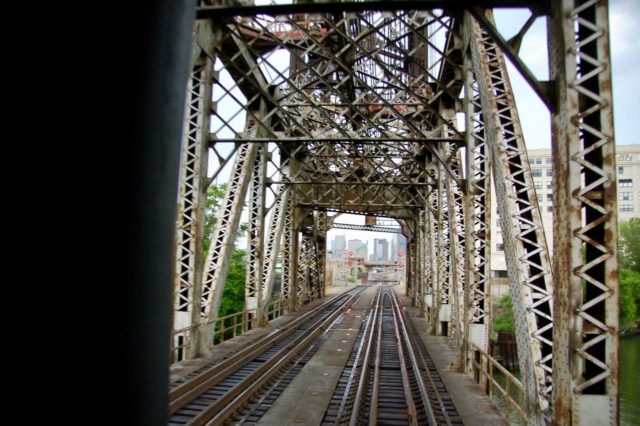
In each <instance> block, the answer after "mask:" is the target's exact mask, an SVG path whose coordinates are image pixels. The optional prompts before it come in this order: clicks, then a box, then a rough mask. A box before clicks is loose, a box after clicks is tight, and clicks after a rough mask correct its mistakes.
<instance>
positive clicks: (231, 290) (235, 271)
mask: <svg viewBox="0 0 640 426" xmlns="http://www.w3.org/2000/svg"><path fill="white" fill-rule="evenodd" d="M245 255H246V252H245V251H244V250H240V249H235V250H234V251H233V254H232V256H231V263H230V265H229V272H228V273H227V280H226V281H225V284H224V292H223V293H222V301H221V302H220V312H219V314H218V315H219V316H224V315H228V314H232V313H235V312H240V311H242V310H243V309H244V283H245V277H246V274H247V268H246V265H247V263H246V260H245Z"/></svg>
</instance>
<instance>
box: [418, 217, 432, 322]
mask: <svg viewBox="0 0 640 426" xmlns="http://www.w3.org/2000/svg"><path fill="white" fill-rule="evenodd" d="M416 234H417V236H418V256H417V262H418V279H419V280H420V284H419V287H420V291H419V294H418V298H417V308H418V314H419V315H420V316H424V315H425V311H426V309H427V307H426V303H427V293H428V291H429V289H428V288H429V279H428V269H427V268H428V267H427V211H426V209H420V213H419V215H418V226H417V232H416Z"/></svg>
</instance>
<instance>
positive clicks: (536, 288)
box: [467, 11, 553, 424]
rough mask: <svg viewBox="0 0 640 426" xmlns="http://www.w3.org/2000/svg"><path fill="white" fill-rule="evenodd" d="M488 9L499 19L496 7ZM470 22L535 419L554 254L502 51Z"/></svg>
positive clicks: (544, 384) (546, 392)
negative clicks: (545, 230)
mask: <svg viewBox="0 0 640 426" xmlns="http://www.w3.org/2000/svg"><path fill="white" fill-rule="evenodd" d="M486 14H487V17H488V18H489V19H492V16H491V13H490V11H487V12H486ZM467 19H469V16H467ZM470 25H472V27H468V28H469V29H471V28H473V30H472V32H471V52H472V58H473V63H474V69H475V71H476V76H477V77H478V87H479V89H480V94H481V102H482V111H483V116H484V117H485V122H484V124H485V129H486V132H485V134H486V137H487V140H488V142H489V148H490V151H491V155H492V157H493V167H492V171H493V177H494V182H495V185H496V196H497V199H498V212H499V214H500V223H501V229H502V235H503V240H504V246H505V257H506V262H507V273H508V277H509V288H510V291H511V295H512V300H513V309H514V313H515V316H516V340H517V344H518V358H519V361H520V372H521V374H522V381H523V385H524V387H525V392H524V394H525V402H524V409H525V412H526V413H527V416H528V419H529V422H530V423H531V424H542V423H544V416H545V415H546V414H545V413H548V411H549V408H550V407H549V398H550V396H551V361H552V352H553V347H552V343H553V342H552V340H551V339H552V332H553V329H552V327H553V320H552V305H551V303H552V296H551V295H552V290H551V286H552V282H551V267H550V262H549V254H548V251H547V247H546V240H545V236H544V229H543V227H542V219H541V216H540V210H539V207H538V201H537V199H536V194H535V188H534V186H533V178H532V176H531V169H530V167H529V161H528V158H527V151H526V146H525V143H524V138H523V136H522V130H521V128H520V121H519V117H518V112H517V109H516V105H515V99H514V98H513V92H512V90H511V85H510V82H509V76H508V74H507V70H506V63H505V61H504V57H503V54H502V52H501V51H500V50H499V48H498V47H497V45H496V43H495V42H494V41H493V39H491V37H489V36H488V35H487V34H486V32H484V31H483V30H481V28H480V26H479V25H478V24H477V23H476V22H475V21H473V22H472V23H471V24H470Z"/></svg>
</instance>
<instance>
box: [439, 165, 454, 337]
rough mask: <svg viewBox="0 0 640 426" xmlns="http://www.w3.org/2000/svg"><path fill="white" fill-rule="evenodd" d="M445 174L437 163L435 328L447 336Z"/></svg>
mask: <svg viewBox="0 0 640 426" xmlns="http://www.w3.org/2000/svg"><path fill="white" fill-rule="evenodd" d="M446 180H447V174H446V172H445V171H444V167H443V166H442V165H438V210H437V215H438V219H437V220H438V233H437V235H438V245H437V250H438V251H437V253H438V312H437V324H436V330H437V335H438V336H449V332H450V327H449V325H450V323H451V265H452V262H451V252H450V250H449V249H450V247H449V241H450V231H451V230H450V228H449V212H448V209H447V204H448V202H449V200H448V194H447V193H446V187H445V181H446Z"/></svg>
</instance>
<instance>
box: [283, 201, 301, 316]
mask: <svg viewBox="0 0 640 426" xmlns="http://www.w3.org/2000/svg"><path fill="white" fill-rule="evenodd" d="M296 211H297V209H296V207H295V191H293V189H292V190H291V191H290V195H289V199H288V202H287V208H286V212H285V215H284V241H283V249H282V258H283V264H282V299H283V300H284V301H287V302H288V303H287V310H289V311H294V310H296V308H297V306H296V300H297V297H296V296H297V294H296V293H297V290H296V288H297V284H296V278H297V270H298V231H297V229H296V227H295V223H296V219H295V215H296Z"/></svg>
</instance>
